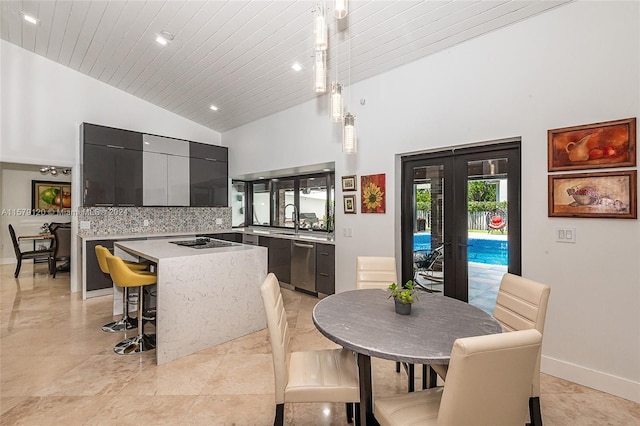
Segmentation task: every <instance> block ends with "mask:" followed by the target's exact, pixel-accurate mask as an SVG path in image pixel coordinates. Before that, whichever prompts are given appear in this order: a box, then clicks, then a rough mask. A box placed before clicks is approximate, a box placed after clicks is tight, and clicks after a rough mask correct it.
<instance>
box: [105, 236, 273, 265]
mask: <svg viewBox="0 0 640 426" xmlns="http://www.w3.org/2000/svg"><path fill="white" fill-rule="evenodd" d="M189 239H193V238H186V240H189ZM183 240H185V238H180V237H178V238H175V237H174V238H165V239H153V240H141V241H126V240H125V241H116V242H115V243H114V245H115V246H116V247H118V248H120V249H122V250H124V251H126V252H128V253H130V254H132V255H135V256H139V257H143V258H145V259H148V260H151V261H152V262H156V263H157V262H159V261H160V260H162V259H173V258H177V257H195V256H210V255H215V254H220V253H229V252H233V251H245V250H256V249H264V247H258V246H249V245H245V244H240V243H230V244H232V245H231V246H228V247H217V248H205V249H194V248H192V247H184V246H179V245H177V244H172V243H171V241H183Z"/></svg>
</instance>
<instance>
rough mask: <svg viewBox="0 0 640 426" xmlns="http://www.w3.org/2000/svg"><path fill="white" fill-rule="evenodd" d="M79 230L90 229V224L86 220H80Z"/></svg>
mask: <svg viewBox="0 0 640 426" xmlns="http://www.w3.org/2000/svg"><path fill="white" fill-rule="evenodd" d="M80 229H91V222H89V221H88V220H81V221H80Z"/></svg>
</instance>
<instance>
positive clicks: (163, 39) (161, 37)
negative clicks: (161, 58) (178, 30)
mask: <svg viewBox="0 0 640 426" xmlns="http://www.w3.org/2000/svg"><path fill="white" fill-rule="evenodd" d="M171 40H173V34H171V33H170V32H169V31H160V33H159V34H158V35H157V36H156V43H158V44H160V45H162V46H166V45H167V44H169V42H170V41H171Z"/></svg>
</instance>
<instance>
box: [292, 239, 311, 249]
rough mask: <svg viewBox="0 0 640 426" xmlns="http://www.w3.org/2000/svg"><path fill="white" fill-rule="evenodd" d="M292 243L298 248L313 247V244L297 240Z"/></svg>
mask: <svg viewBox="0 0 640 426" xmlns="http://www.w3.org/2000/svg"><path fill="white" fill-rule="evenodd" d="M293 245H294V246H296V247H300V248H308V249H312V248H313V244H300V243H297V242H295V241H294V242H293Z"/></svg>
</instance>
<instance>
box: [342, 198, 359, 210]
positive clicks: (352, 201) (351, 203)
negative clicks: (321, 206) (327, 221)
mask: <svg viewBox="0 0 640 426" xmlns="http://www.w3.org/2000/svg"><path fill="white" fill-rule="evenodd" d="M344 213H345V214H356V196H355V195H345V196H344Z"/></svg>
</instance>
